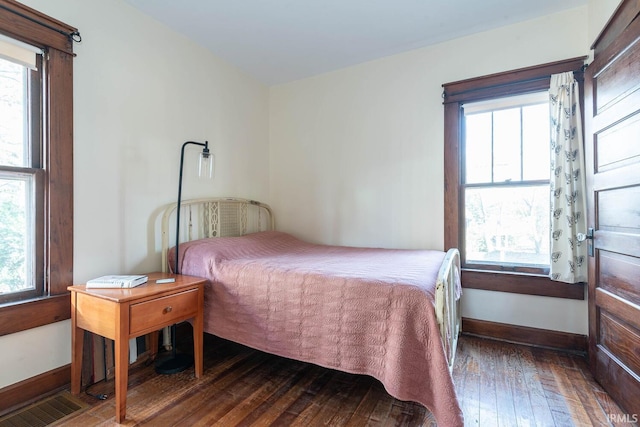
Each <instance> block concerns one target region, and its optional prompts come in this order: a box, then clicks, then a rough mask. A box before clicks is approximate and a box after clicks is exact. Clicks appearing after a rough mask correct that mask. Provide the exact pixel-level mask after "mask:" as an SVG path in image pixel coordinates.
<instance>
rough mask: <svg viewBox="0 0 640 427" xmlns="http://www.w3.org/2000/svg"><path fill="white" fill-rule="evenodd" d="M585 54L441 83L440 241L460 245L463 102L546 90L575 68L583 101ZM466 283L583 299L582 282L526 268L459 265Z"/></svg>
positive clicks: (451, 246)
mask: <svg viewBox="0 0 640 427" xmlns="http://www.w3.org/2000/svg"><path fill="white" fill-rule="evenodd" d="M585 60H586V57H579V58H572V59H568V60H565V61H557V62H551V63H547V64H542V65H537V66H533V67H527V68H521V69H517V70H514V71H507V72H503V73H497V74H491V75H488V76H483V77H477V78H472V79H467V80H461V81H457V82H452V83H446V84H443V85H442V86H443V88H444V92H443V98H444V171H445V172H444V217H445V223H444V242H445V247H446V248H453V247H461V246H462V245H463V240H462V239H463V235H464V233H463V228H462V227H463V224H464V212H462V209H461V208H462V206H463V204H462V201H461V197H462V191H461V185H460V184H461V182H462V181H461V177H462V170H461V167H462V154H463V153H462V152H461V147H462V146H463V141H462V119H463V117H464V115H463V111H462V105H463V104H464V103H469V102H476V101H484V100H488V99H494V98H500V97H505V96H514V95H522V94H526V93H532V92H540V91H543V90H549V85H550V80H551V75H552V74H556V73H562V72H567V71H573V72H574V75H575V76H576V79H577V80H578V82H579V84H580V96H581V100H580V102H581V104H583V93H584V90H583V84H582V83H583V80H584V62H585ZM462 285H463V286H464V287H465V288H472V289H483V290H491V291H500V292H511V293H519V294H527V295H539V296H549V297H557V298H570V299H579V300H582V299H584V293H585V292H584V286H583V285H571V284H567V283H562V282H554V281H552V280H550V279H549V278H548V277H547V276H546V275H540V274H531V273H526V272H505V271H491V270H474V269H468V268H465V267H464V266H463V268H462Z"/></svg>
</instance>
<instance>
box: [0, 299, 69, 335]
mask: <svg viewBox="0 0 640 427" xmlns="http://www.w3.org/2000/svg"><path fill="white" fill-rule="evenodd" d="M70 317H71V298H70V297H69V293H64V294H60V295H53V296H50V297H44V298H39V299H31V300H28V301H19V302H15V303H8V304H4V305H2V306H1V307H0V336H3V335H9V334H13V333H16V332H20V331H24V330H27V329H32V328H37V327H39V326H44V325H48V324H50V323H55V322H59V321H61V320H66V319H69V318H70Z"/></svg>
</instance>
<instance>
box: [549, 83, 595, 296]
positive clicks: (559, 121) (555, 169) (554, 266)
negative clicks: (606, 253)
mask: <svg viewBox="0 0 640 427" xmlns="http://www.w3.org/2000/svg"><path fill="white" fill-rule="evenodd" d="M578 92H579V89H578V83H577V82H576V80H575V79H574V77H573V73H572V72H567V73H561V74H555V75H552V76H551V86H550V88H549V107H550V113H551V261H550V264H551V269H550V273H549V276H550V278H551V279H552V280H555V281H559V282H566V283H579V282H586V281H587V242H586V241H582V242H580V241H579V240H578V234H579V233H583V234H584V233H586V232H587V231H586V230H587V218H586V216H587V209H586V199H585V197H586V192H585V187H586V186H585V168H584V148H583V144H582V119H581V116H580V102H579V93H578Z"/></svg>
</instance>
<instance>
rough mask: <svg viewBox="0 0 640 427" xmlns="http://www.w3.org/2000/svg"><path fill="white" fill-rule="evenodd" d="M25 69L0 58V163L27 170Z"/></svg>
mask: <svg viewBox="0 0 640 427" xmlns="http://www.w3.org/2000/svg"><path fill="white" fill-rule="evenodd" d="M26 70H27V69H26V68H25V67H23V66H21V65H18V64H14V63H12V62H9V61H6V60H4V59H2V58H0V118H1V120H0V164H1V165H5V166H17V167H28V166H29V164H28V163H29V159H28V156H27V153H28V151H27V148H28V136H27V135H28V134H27V132H26V130H27V129H28V128H27V126H28V122H27V117H28V115H27V102H26V99H27V84H26V76H27V72H26Z"/></svg>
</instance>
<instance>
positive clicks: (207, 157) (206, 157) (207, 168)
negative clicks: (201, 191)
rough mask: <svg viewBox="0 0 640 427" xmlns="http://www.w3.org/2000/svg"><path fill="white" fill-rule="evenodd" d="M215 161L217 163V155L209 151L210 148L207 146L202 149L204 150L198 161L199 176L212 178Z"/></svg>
mask: <svg viewBox="0 0 640 427" xmlns="http://www.w3.org/2000/svg"><path fill="white" fill-rule="evenodd" d="M214 163H215V157H214V155H213V154H211V153H210V152H209V149H208V148H206V149H204V150H202V152H201V153H200V158H199V162H198V177H199V178H209V179H212V178H213V170H214Z"/></svg>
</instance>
